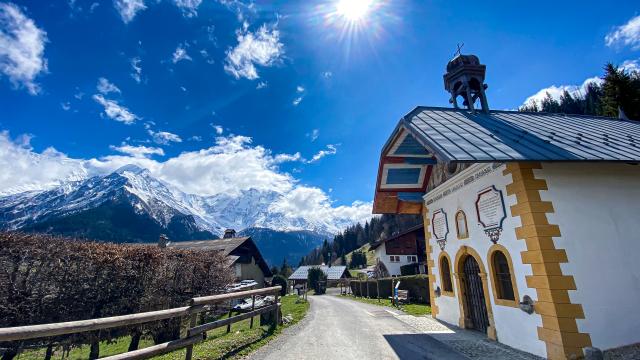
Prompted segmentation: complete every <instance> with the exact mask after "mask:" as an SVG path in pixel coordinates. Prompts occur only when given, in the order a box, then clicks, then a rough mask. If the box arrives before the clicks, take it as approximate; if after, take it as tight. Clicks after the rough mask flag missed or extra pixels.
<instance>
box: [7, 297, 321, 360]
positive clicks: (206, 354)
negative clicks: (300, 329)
mask: <svg viewBox="0 0 640 360" xmlns="http://www.w3.org/2000/svg"><path fill="white" fill-rule="evenodd" d="M280 299H281V303H282V315H283V316H287V315H289V314H290V315H291V317H292V319H293V320H292V321H291V322H290V323H289V324H286V325H284V326H279V327H278V328H277V329H275V330H274V329H272V328H271V327H270V326H267V325H265V326H260V317H259V316H256V317H255V318H254V326H253V329H251V328H250V327H249V325H250V319H246V320H242V321H240V322H237V323H235V324H232V325H231V332H230V333H228V334H227V327H226V326H224V327H222V328H218V329H215V330H212V331H209V332H207V339H206V340H205V341H203V342H201V343H198V344H196V345H195V346H194V347H193V358H194V359H202V360H210V359H211V360H212V359H234V358H239V357H242V356H245V355H247V354H249V353H250V352H252V351H254V350H256V349H258V348H259V347H261V346H264V345H265V344H267V343H268V342H269V341H271V340H272V339H273V338H274V337H275V336H277V335H278V334H279V333H280V332H281V331H282V329H283V328H286V327H289V326H291V325H293V324H295V323H297V322H298V321H300V320H302V318H304V316H305V315H306V313H307V310H308V309H309V303H308V302H307V301H298V296H297V295H288V296H285V297H282V298H280ZM225 316H226V315H225ZM129 341H130V337H129V336H125V337H121V338H118V339H115V340H114V341H111V342H109V343H108V342H106V341H104V342H101V343H100V357H104V356H109V355H115V354H120V353H123V352H126V351H127V349H128V347H129ZM151 345H153V341H152V340H151V339H147V338H143V339H141V340H140V347H139V348H140V349H142V348H144V347H147V346H151ZM44 354H45V349H37V350H28V351H25V352H23V353H21V354H20V355H19V356H18V357H16V359H17V360H36V359H42V358H44ZM184 355H185V350H184V349H183V350H177V351H174V352H171V353H168V354H165V355H161V356H157V357H155V358H154V359H158V360H173V359H176V360H177V359H180V360H182V359H184ZM88 357H89V346H88V345H83V346H81V347H78V348H74V349H73V350H71V352H70V353H69V356H68V357H65V359H87V358H88ZM52 358H53V359H62V350H58V351H56V352H54V355H53V357H52Z"/></svg>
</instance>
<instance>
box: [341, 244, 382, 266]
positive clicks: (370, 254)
mask: <svg viewBox="0 0 640 360" xmlns="http://www.w3.org/2000/svg"><path fill="white" fill-rule="evenodd" d="M370 249H371V245H370V244H364V245H362V246H360V247H359V248H357V249H355V250H353V251H349V252H348V253H347V254H345V256H344V257H345V260H346V264H342V260H341V259H340V258H338V259H336V260H335V261H333V263H332V264H333V265H348V264H349V262H351V256H352V255H353V253H354V252H356V251H362V252H363V253H364V254H365V255H366V256H367V267H368V266H373V265H375V264H376V253H375V252H374V251H370Z"/></svg>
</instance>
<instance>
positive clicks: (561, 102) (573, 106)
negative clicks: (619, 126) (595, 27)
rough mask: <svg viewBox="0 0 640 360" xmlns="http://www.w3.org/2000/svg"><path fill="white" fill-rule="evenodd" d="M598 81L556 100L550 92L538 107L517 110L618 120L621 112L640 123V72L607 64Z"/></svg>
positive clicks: (533, 105) (566, 93)
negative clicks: (602, 75)
mask: <svg viewBox="0 0 640 360" xmlns="http://www.w3.org/2000/svg"><path fill="white" fill-rule="evenodd" d="M604 72H605V73H604V77H603V78H602V81H601V82H596V81H592V82H590V83H588V84H587V85H586V86H585V89H584V91H583V92H584V93H583V92H575V93H573V94H572V93H570V92H569V91H566V90H565V91H564V92H563V93H562V95H561V96H560V98H559V99H558V100H556V99H554V98H553V97H552V96H551V95H550V94H549V93H547V94H546V96H545V97H544V99H542V101H541V102H540V104H537V103H536V102H532V103H530V104H526V105H524V106H522V107H520V109H519V110H520V111H526V112H538V111H542V112H549V113H565V114H586V115H600V116H608V117H614V118H615V117H618V115H619V112H620V110H622V111H623V112H624V113H625V115H626V116H627V118H629V119H632V120H640V73H638V72H637V71H626V70H624V69H622V68H619V67H617V66H614V65H613V64H611V63H608V64H607V65H606V66H605V67H604Z"/></svg>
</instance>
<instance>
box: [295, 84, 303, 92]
mask: <svg viewBox="0 0 640 360" xmlns="http://www.w3.org/2000/svg"><path fill="white" fill-rule="evenodd" d="M296 91H297V92H299V93H301V92H304V87H302V86H301V85H298V86H296Z"/></svg>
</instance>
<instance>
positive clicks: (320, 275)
mask: <svg viewBox="0 0 640 360" xmlns="http://www.w3.org/2000/svg"><path fill="white" fill-rule="evenodd" d="M307 282H308V283H309V287H310V288H311V289H313V290H314V291H315V293H316V295H322V294H324V293H325V291H326V284H327V275H325V274H324V271H322V270H320V268H317V267H312V268H310V269H309V272H308V274H307Z"/></svg>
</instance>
